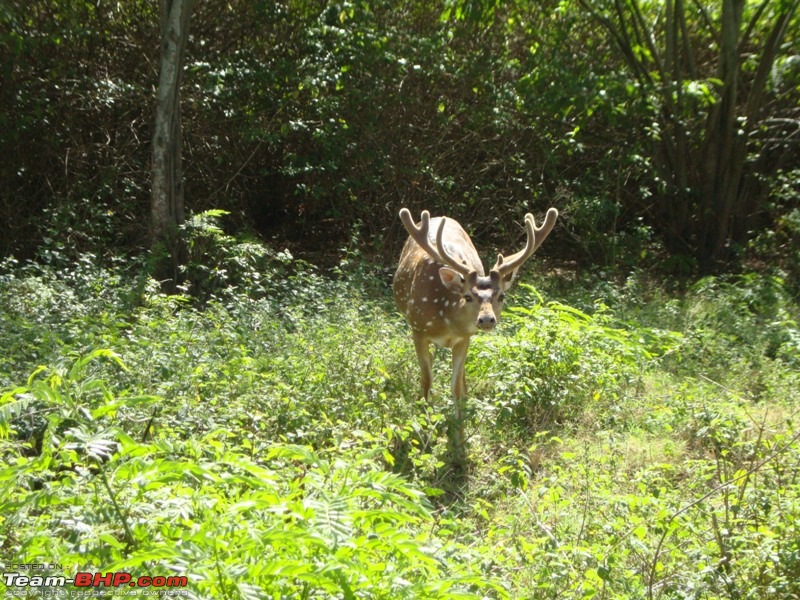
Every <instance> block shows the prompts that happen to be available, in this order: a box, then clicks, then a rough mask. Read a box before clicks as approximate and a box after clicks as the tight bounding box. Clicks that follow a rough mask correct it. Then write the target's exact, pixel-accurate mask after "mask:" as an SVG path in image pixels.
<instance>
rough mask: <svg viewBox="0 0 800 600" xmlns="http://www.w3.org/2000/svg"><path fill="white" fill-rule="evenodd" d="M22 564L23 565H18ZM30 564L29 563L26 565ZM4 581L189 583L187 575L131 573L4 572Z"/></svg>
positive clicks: (13, 584) (18, 584) (12, 584)
mask: <svg viewBox="0 0 800 600" xmlns="http://www.w3.org/2000/svg"><path fill="white" fill-rule="evenodd" d="M18 566H20V567H21V566H22V565H18ZM25 566H28V565H25ZM3 582H4V583H5V584H6V586H7V587H8V588H9V589H13V588H58V587H64V586H67V585H74V586H75V587H78V588H92V587H95V588H97V587H101V586H102V587H111V588H119V587H122V586H129V587H139V588H183V587H186V586H187V585H188V580H187V579H186V577H179V576H168V577H167V576H163V575H153V576H148V575H142V576H141V577H133V576H132V575H131V574H130V573H124V572H115V573H82V572H79V573H76V574H75V577H64V576H61V575H31V574H30V572H28V573H20V572H16V573H14V572H12V573H3Z"/></svg>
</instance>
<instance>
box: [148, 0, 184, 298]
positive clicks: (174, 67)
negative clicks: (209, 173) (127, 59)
mask: <svg viewBox="0 0 800 600" xmlns="http://www.w3.org/2000/svg"><path fill="white" fill-rule="evenodd" d="M192 1H193V0H160V6H161V73H160V77H159V81H158V91H157V94H156V115H155V131H154V133H153V188H152V197H151V219H152V222H151V248H152V250H153V255H154V259H155V276H156V278H157V279H158V280H159V281H160V282H161V285H162V287H163V288H164V290H165V291H166V292H169V293H174V292H175V291H176V290H177V286H178V284H179V283H180V267H181V265H182V264H183V263H184V262H185V254H186V253H185V249H184V244H183V241H182V240H181V236H180V232H179V228H180V226H181V225H182V224H183V222H184V206H183V172H182V166H181V141H182V140H181V111H180V85H181V80H182V78H183V64H184V56H185V50H186V41H187V39H188V37H189V19H190V17H191V12H192Z"/></svg>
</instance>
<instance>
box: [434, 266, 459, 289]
mask: <svg viewBox="0 0 800 600" xmlns="http://www.w3.org/2000/svg"><path fill="white" fill-rule="evenodd" d="M439 278H440V279H441V280H442V283H443V284H444V287H446V288H447V289H448V290H450V291H451V292H458V293H461V292H462V290H463V289H464V277H463V276H462V275H461V273H459V272H458V271H454V270H453V269H451V268H450V267H442V268H441V269H439Z"/></svg>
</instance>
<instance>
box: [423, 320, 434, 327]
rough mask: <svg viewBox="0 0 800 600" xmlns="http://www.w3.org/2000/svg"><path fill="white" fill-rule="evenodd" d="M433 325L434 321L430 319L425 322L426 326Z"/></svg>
mask: <svg viewBox="0 0 800 600" xmlns="http://www.w3.org/2000/svg"><path fill="white" fill-rule="evenodd" d="M431 325H433V321H428V322H427V323H425V327H430V326H431Z"/></svg>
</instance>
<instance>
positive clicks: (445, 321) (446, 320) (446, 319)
mask: <svg viewBox="0 0 800 600" xmlns="http://www.w3.org/2000/svg"><path fill="white" fill-rule="evenodd" d="M444 324H445V325H450V319H448V318H447V317H445V318H444Z"/></svg>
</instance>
